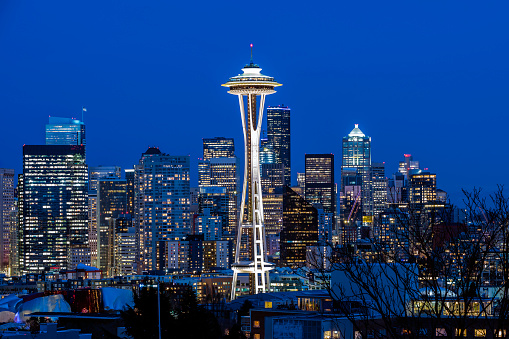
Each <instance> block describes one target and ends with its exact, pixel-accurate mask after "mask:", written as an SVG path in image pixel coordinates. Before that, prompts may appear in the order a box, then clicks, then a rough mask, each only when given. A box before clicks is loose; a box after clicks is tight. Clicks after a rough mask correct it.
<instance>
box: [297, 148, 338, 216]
mask: <svg viewBox="0 0 509 339" xmlns="http://www.w3.org/2000/svg"><path fill="white" fill-rule="evenodd" d="M305 168H306V172H305V174H306V179H305V187H306V191H305V192H306V193H305V197H306V200H307V201H308V202H310V203H312V204H321V205H322V206H323V210H324V211H325V212H327V213H332V214H333V215H335V213H336V186H335V183H334V154H306V162H305ZM333 224H335V219H334V221H333Z"/></svg>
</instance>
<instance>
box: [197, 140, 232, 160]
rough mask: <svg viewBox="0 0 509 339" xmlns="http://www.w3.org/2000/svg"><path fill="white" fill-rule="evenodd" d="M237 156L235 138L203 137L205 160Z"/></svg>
mask: <svg viewBox="0 0 509 339" xmlns="http://www.w3.org/2000/svg"><path fill="white" fill-rule="evenodd" d="M233 157H235V143H234V141H233V138H224V137H215V138H204V139H203V160H210V159H212V158H233Z"/></svg>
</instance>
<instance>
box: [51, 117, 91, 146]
mask: <svg viewBox="0 0 509 339" xmlns="http://www.w3.org/2000/svg"><path fill="white" fill-rule="evenodd" d="M86 144H87V143H86V136H85V123H84V122H83V121H80V120H77V119H70V118H58V117H49V121H48V124H46V145H83V146H86Z"/></svg>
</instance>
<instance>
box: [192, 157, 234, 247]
mask: <svg viewBox="0 0 509 339" xmlns="http://www.w3.org/2000/svg"><path fill="white" fill-rule="evenodd" d="M237 168H238V159H237V158H236V157H233V158H211V159H210V160H204V161H200V162H199V163H198V185H199V186H200V188H201V187H224V188H226V193H227V195H228V200H229V210H228V213H229V215H228V222H227V224H225V226H224V227H223V238H224V239H225V240H233V239H234V238H235V234H236V233H235V230H236V224H237V195H238V176H237Z"/></svg>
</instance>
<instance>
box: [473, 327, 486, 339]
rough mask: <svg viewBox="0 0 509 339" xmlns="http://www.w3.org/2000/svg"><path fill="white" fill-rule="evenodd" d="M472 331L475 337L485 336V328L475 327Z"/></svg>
mask: <svg viewBox="0 0 509 339" xmlns="http://www.w3.org/2000/svg"><path fill="white" fill-rule="evenodd" d="M474 333H475V337H476V338H481V337H486V329H484V328H481V329H476V330H475V332H474Z"/></svg>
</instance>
